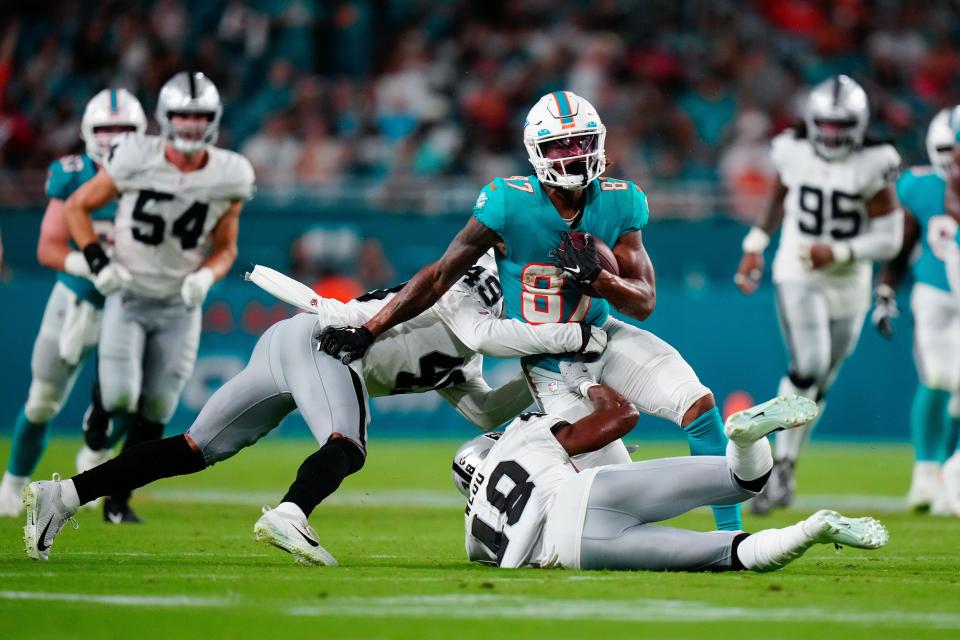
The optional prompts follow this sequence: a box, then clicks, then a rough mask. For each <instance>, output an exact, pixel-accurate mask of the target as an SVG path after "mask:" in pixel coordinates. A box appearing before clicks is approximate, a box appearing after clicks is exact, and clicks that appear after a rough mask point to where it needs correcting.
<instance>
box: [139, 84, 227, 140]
mask: <svg viewBox="0 0 960 640" xmlns="http://www.w3.org/2000/svg"><path fill="white" fill-rule="evenodd" d="M187 114H200V115H203V116H206V118H207V123H206V124H205V125H204V126H203V128H202V129H198V128H196V127H190V126H182V127H175V126H174V125H173V122H172V117H173V116H176V115H187ZM222 116H223V103H222V102H221V101H220V92H219V91H217V86H216V85H215V84H213V81H211V80H210V78H208V77H207V76H205V75H203V74H202V73H200V72H199V71H181V72H180V73H178V74H176V75H175V76H173V77H172V78H170V79H169V80H167V82H166V84H164V85H163V87H162V88H161V89H160V97H159V98H158V99H157V111H156V118H157V122H158V123H160V132H161V134H162V135H163V137H164V138H166V139H167V141H168V142H169V143H170V144H171V145H172V146H173V148H174V149H176V150H177V151H180V152H183V153H197V152H198V151H201V150H203V149H204V148H205V147H206V146H207V145H209V144H213V143H215V142H216V141H217V136H218V135H219V133H220V118H221V117H222Z"/></svg>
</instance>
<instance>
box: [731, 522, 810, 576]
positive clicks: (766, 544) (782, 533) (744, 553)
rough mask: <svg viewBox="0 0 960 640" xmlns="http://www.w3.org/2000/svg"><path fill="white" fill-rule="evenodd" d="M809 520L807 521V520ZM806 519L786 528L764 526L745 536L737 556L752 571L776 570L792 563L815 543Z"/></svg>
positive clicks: (738, 548)
mask: <svg viewBox="0 0 960 640" xmlns="http://www.w3.org/2000/svg"><path fill="white" fill-rule="evenodd" d="M804 522H805V521H804ZM803 524H804V523H803V522H798V523H797V524H794V525H791V526H789V527H784V528H783V529H764V530H763V531H758V532H757V533H754V534H751V535H750V536H749V537H747V538H745V539H744V541H743V542H741V543H740V546H739V547H737V557H738V558H739V559H740V562H741V563H742V564H743V566H744V567H745V568H747V569H749V570H750V571H760V572H764V571H776V570H777V569H781V568H783V567H785V566H786V565H788V564H790V563H791V562H793V561H794V560H796V559H797V558H799V557H800V556H802V555H803V553H804V551H806V550H807V549H809V548H810V547H811V546H813V538H812V537H811V536H810V535H808V534H807V532H806V531H804V529H803Z"/></svg>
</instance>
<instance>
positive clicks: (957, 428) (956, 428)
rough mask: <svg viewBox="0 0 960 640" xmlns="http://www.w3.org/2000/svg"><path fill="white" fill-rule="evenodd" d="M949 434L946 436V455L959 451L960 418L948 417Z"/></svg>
mask: <svg viewBox="0 0 960 640" xmlns="http://www.w3.org/2000/svg"><path fill="white" fill-rule="evenodd" d="M948 422H949V424H950V433H948V434H947V455H948V456H950V455H953V453H955V452H957V451H960V417H957V416H950V420H949V421H948Z"/></svg>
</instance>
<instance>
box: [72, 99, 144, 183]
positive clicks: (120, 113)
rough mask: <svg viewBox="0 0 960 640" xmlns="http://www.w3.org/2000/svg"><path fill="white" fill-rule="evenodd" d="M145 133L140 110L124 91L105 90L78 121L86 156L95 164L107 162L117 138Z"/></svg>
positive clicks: (141, 108)
mask: <svg viewBox="0 0 960 640" xmlns="http://www.w3.org/2000/svg"><path fill="white" fill-rule="evenodd" d="M146 130H147V117H146V115H144V113H143V107H141V106H140V101H139V100H137V99H136V98H135V97H134V96H133V94H132V93H130V92H129V91H127V90H126V89H104V90H103V91H101V92H100V93H98V94H97V95H95V96H93V98H91V99H90V102H88V103H87V106H86V108H84V110H83V118H82V119H81V120H80V137H81V138H83V143H84V145H85V146H86V151H87V155H88V156H90V158H91V159H92V160H93V161H94V162H96V163H97V164H101V165H102V164H103V163H104V162H106V160H107V158H108V157H109V155H110V148H111V147H112V146H113V145H114V144H115V143H116V140H117V138H118V137H119V136H122V135H124V134H125V133H130V132H136V133H140V134H142V133H143V132H145V131H146Z"/></svg>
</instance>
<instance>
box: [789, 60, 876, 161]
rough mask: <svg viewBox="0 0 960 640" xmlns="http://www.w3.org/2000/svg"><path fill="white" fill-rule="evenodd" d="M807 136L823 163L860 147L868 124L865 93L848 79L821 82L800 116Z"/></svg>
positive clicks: (867, 105)
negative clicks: (822, 158)
mask: <svg viewBox="0 0 960 640" xmlns="http://www.w3.org/2000/svg"><path fill="white" fill-rule="evenodd" d="M804 120H805V121H806V124H807V135H808V136H809V138H810V142H812V143H813V148H814V149H816V151H817V153H818V154H819V155H820V156H822V157H824V158H826V159H827V160H836V159H839V158H843V157H844V156H846V155H848V154H849V153H850V152H851V151H853V150H854V149H857V148H859V147H860V146H861V145H862V144H863V137H864V135H865V134H866V131H867V123H868V122H869V121H870V104H869V102H868V101H867V92H866V91H864V90H863V87H861V86H860V85H859V84H857V83H856V82H855V81H854V80H853V79H852V78H851V77H850V76H845V75H839V76H833V77H832V78H829V79H827V80H824V81H823V82H821V83H820V84H818V85H817V86H816V87H814V88H813V91H811V92H810V96H809V97H808V98H807V106H806V110H805V113H804Z"/></svg>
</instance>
